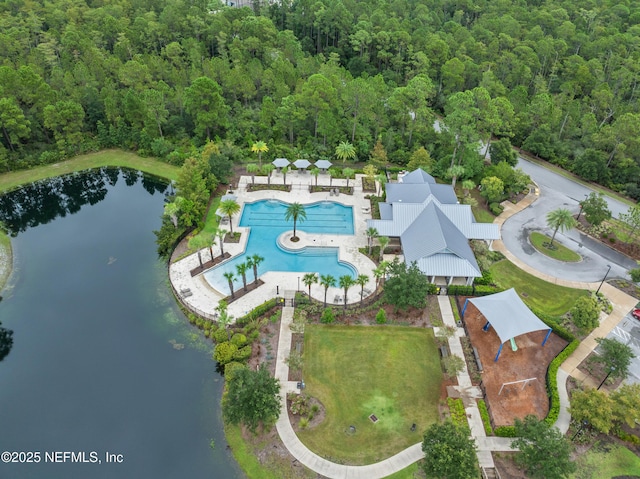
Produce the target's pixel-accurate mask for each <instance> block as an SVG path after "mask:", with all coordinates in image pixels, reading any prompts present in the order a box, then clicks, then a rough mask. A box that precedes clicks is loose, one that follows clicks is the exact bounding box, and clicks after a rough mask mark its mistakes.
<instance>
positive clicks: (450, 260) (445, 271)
mask: <svg viewBox="0 0 640 479" xmlns="http://www.w3.org/2000/svg"><path fill="white" fill-rule="evenodd" d="M416 264H417V265H418V268H419V269H420V271H422V272H425V273H424V274H426V275H428V276H454V277H458V278H461V277H462V278H466V277H473V278H476V277H479V276H482V273H481V272H480V269H479V268H477V267H476V266H474V265H472V264H470V263H469V262H468V261H467V260H464V259H462V258H459V257H457V256H456V255H453V254H447V253H442V254H441V253H438V254H434V255H432V256H429V257H426V258H420V259H419V260H418V261H417V262H416ZM426 271H428V273H426Z"/></svg>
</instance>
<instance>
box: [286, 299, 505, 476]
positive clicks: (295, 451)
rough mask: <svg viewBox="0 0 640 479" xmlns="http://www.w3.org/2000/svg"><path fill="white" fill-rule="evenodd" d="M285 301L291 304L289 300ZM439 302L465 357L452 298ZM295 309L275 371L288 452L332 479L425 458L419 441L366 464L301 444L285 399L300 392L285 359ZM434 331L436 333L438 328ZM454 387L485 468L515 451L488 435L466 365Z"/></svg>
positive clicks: (383, 472)
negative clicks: (496, 455) (500, 454)
mask: <svg viewBox="0 0 640 479" xmlns="http://www.w3.org/2000/svg"><path fill="white" fill-rule="evenodd" d="M294 295H295V292H294V291H285V293H284V297H285V299H287V298H293V297H294ZM286 303H287V304H289V302H288V301H287V302H286ZM438 304H439V306H440V310H441V313H442V319H443V321H444V324H445V325H447V326H452V327H454V328H456V334H455V335H454V337H452V338H450V339H449V348H450V350H451V353H452V354H456V355H457V356H460V357H461V358H462V359H463V360H464V353H463V351H462V344H461V342H460V338H461V337H462V336H464V330H463V329H462V328H458V327H457V326H456V322H455V319H454V315H453V310H452V309H451V303H450V302H449V297H448V296H438ZM293 312H294V308H293V307H289V306H287V307H284V308H283V309H282V320H281V322H280V337H279V339H278V353H277V357H276V374H275V377H276V379H278V380H279V381H280V397H281V399H282V405H281V410H280V416H279V418H278V421H277V422H276V429H277V431H278V434H279V435H280V439H281V440H282V442H283V444H284V445H285V447H286V448H287V449H288V450H289V453H290V454H291V455H292V456H293V457H295V458H296V459H297V460H298V461H300V462H301V463H302V464H304V465H305V466H306V467H308V468H309V469H311V470H312V471H314V472H317V473H318V474H321V475H323V476H325V477H329V478H332V479H381V478H383V477H387V476H389V475H391V474H393V473H395V472H398V471H401V470H402V469H405V468H407V467H409V466H410V465H411V464H413V463H414V462H417V461H419V460H420V459H422V458H423V457H424V453H423V452H422V443H417V444H414V445H413V446H410V447H408V448H407V449H405V450H403V451H401V452H399V453H398V454H396V455H395V456H392V457H390V458H388V459H385V460H383V461H380V462H377V463H375V464H369V465H367V466H346V465H343V464H336V463H334V462H331V461H328V460H326V459H323V458H322V457H320V456H318V455H317V454H315V453H313V452H311V451H310V450H309V449H308V448H307V447H306V446H305V445H304V444H303V443H302V441H300V439H298V436H297V435H296V433H295V432H294V430H293V427H292V426H291V422H290V421H289V413H288V411H287V401H286V398H287V394H288V393H291V392H293V393H299V392H300V391H299V390H298V389H297V383H296V382H293V381H289V367H288V366H287V363H286V358H287V357H288V356H289V353H290V352H291V329H290V325H291V322H292V321H293ZM435 332H436V334H437V332H438V331H437V328H436V331H435ZM454 389H455V390H456V391H457V393H458V394H459V395H460V397H461V398H462V400H463V403H464V406H465V411H466V413H467V418H468V420H469V427H470V429H471V436H472V437H474V438H475V439H476V444H477V446H478V450H477V454H478V461H479V464H480V466H481V467H485V468H489V467H494V463H493V457H492V456H491V451H512V450H513V449H512V448H511V441H512V439H510V438H501V437H486V434H485V431H484V425H483V424H482V418H481V417H480V411H479V410H478V406H477V403H476V399H477V398H482V391H480V388H478V387H476V386H472V384H471V378H470V377H469V372H468V371H467V368H466V365H465V368H464V370H463V371H462V372H460V373H459V374H458V386H455V387H454Z"/></svg>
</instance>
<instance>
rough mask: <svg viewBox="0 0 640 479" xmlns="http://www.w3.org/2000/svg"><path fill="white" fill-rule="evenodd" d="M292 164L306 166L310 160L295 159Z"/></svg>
mask: <svg viewBox="0 0 640 479" xmlns="http://www.w3.org/2000/svg"><path fill="white" fill-rule="evenodd" d="M293 164H294V165H295V166H296V168H302V169H304V168H307V167H308V166H309V165H310V164H311V162H310V161H309V160H296V161H294V162H293Z"/></svg>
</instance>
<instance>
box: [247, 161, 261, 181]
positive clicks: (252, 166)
mask: <svg viewBox="0 0 640 479" xmlns="http://www.w3.org/2000/svg"><path fill="white" fill-rule="evenodd" d="M259 172H260V166H258V165H256V164H255V163H249V164H248V165H247V173H249V174H250V175H251V184H252V185H255V184H256V173H259Z"/></svg>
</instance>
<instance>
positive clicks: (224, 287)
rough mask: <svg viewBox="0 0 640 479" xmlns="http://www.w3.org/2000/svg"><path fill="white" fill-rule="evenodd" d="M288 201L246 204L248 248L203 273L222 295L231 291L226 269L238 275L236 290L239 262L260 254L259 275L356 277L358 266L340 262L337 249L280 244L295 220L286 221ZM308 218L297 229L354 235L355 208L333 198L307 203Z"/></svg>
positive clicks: (243, 218)
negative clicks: (288, 247) (288, 248)
mask: <svg viewBox="0 0 640 479" xmlns="http://www.w3.org/2000/svg"><path fill="white" fill-rule="evenodd" d="M288 205H289V204H288V203H284V202H282V201H278V200H261V201H256V202H254V203H245V205H244V208H243V210H242V216H241V217H240V223H239V224H240V226H244V227H248V228H250V231H249V239H248V240H247V247H246V250H245V252H244V253H243V254H241V255H239V256H237V257H235V258H233V259H231V260H229V261H227V262H226V263H223V264H221V265H220V266H217V267H215V268H213V269H211V270H209V271H207V272H206V273H205V274H204V276H205V278H206V280H207V281H208V282H209V284H210V285H211V286H213V287H214V288H215V289H217V290H218V291H220V292H222V293H223V294H229V293H230V291H229V285H228V282H227V279H226V278H225V277H224V276H223V274H224V273H226V272H227V271H231V272H233V274H234V275H236V276H238V277H237V278H236V280H235V281H234V283H233V284H234V289H238V288H241V287H242V278H241V277H239V275H238V273H237V270H236V265H238V264H240V263H244V262H245V261H246V260H247V258H248V257H250V256H253V255H254V254H259V255H260V256H262V257H263V258H264V261H263V262H262V263H260V266H258V276H260V275H262V274H264V273H265V272H267V271H285V272H300V273H310V272H315V273H318V274H319V275H323V274H331V275H332V276H333V277H334V278H336V279H337V278H339V277H340V276H344V275H350V276H351V277H352V278H355V277H356V276H357V274H358V273H357V271H356V269H355V268H354V267H353V266H351V265H350V264H348V263H345V262H340V261H338V248H337V247H336V248H332V247H307V248H303V249H301V250H297V251H285V250H283V249H282V248H281V247H280V246H278V244H277V239H278V236H280V234H282V233H283V232H284V231H288V230H292V229H293V221H285V219H284V214H285V211H286V209H287V206H288ZM305 212H306V214H307V219H306V220H304V221H302V222H301V221H300V220H298V223H297V225H296V229H297V230H300V231H304V232H306V233H320V234H344V235H352V234H353V232H354V226H353V208H352V207H351V206H345V205H341V204H339V203H334V202H332V201H321V202H318V203H312V204H309V205H305ZM252 281H253V271H252V270H248V271H247V284H249V283H251V282H252Z"/></svg>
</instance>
